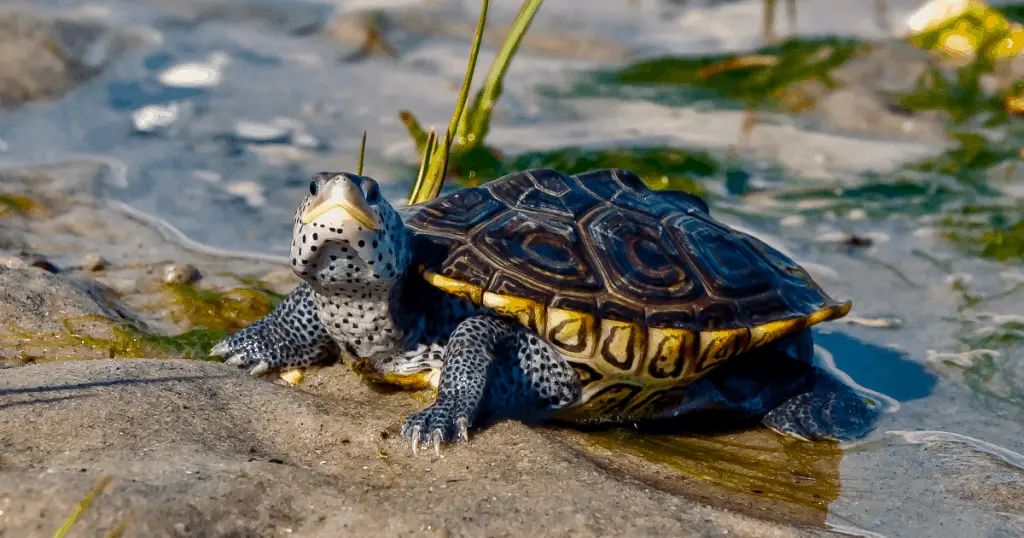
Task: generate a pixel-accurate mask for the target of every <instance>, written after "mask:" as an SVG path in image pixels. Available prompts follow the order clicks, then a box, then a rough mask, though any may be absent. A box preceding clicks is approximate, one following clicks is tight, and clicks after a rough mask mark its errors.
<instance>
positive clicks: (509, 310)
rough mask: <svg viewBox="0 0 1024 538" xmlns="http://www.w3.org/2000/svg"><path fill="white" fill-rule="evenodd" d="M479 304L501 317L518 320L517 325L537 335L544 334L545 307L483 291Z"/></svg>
mask: <svg viewBox="0 0 1024 538" xmlns="http://www.w3.org/2000/svg"><path fill="white" fill-rule="evenodd" d="M479 304H482V305H483V306H485V307H487V308H490V309H491V310H494V311H495V312H497V313H498V314H501V315H503V316H508V317H511V318H516V319H518V320H519V323H522V324H523V326H525V327H527V328H528V329H530V330H532V331H534V332H535V333H537V334H540V335H543V334H544V332H545V331H544V329H545V323H547V317H546V316H545V315H544V310H545V307H544V305H542V304H540V303H538V302H537V301H533V300H531V299H524V298H522V297H515V296H513V295H501V294H498V293H491V292H489V291H485V292H484V295H483V301H481V302H480V303H479Z"/></svg>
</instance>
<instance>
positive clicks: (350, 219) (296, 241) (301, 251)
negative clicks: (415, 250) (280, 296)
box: [291, 172, 409, 298]
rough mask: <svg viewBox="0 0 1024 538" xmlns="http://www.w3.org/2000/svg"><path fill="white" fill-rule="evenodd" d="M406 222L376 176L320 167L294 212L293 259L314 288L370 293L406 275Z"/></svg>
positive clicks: (342, 293)
mask: <svg viewBox="0 0 1024 538" xmlns="http://www.w3.org/2000/svg"><path fill="white" fill-rule="evenodd" d="M408 261H409V254H408V251H407V248H406V236H405V226H404V224H403V223H402V218H401V216H399V214H398V212H397V211H395V209H394V208H393V207H391V204H389V203H388V202H387V200H385V199H384V197H383V196H381V193H380V188H379V187H378V185H377V182H376V181H374V180H373V179H371V178H368V177H363V176H358V175H355V174H348V173H326V172H324V173H320V174H317V175H315V176H313V180H312V181H311V182H310V184H309V195H307V196H306V198H305V199H304V200H303V201H302V203H301V204H300V205H299V208H298V210H296V212H295V222H294V225H293V227H292V248H291V264H292V270H293V271H295V274H296V275H298V276H299V277H301V278H302V279H303V280H305V281H307V282H309V283H310V285H312V286H313V287H314V289H319V290H324V291H327V292H329V293H330V294H332V295H334V296H347V297H350V298H369V297H371V296H376V295H378V294H380V293H382V292H384V293H386V292H388V291H390V290H391V288H393V287H394V286H395V284H397V283H398V282H400V281H401V279H402V278H403V277H404V275H405V268H406V264H407V263H408Z"/></svg>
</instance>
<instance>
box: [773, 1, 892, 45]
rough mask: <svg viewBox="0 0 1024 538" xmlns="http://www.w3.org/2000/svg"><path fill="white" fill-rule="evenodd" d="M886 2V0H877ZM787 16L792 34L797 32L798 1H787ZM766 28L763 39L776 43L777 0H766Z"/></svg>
mask: <svg viewBox="0 0 1024 538" xmlns="http://www.w3.org/2000/svg"><path fill="white" fill-rule="evenodd" d="M876 1H877V2H885V0H876ZM786 15H787V17H789V29H790V32H793V31H795V30H796V0H786ZM763 20H764V27H763V39H764V42H765V44H770V43H775V42H776V41H777V40H778V36H776V35H775V0H764V19H763Z"/></svg>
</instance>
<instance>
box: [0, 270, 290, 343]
mask: <svg viewBox="0 0 1024 538" xmlns="http://www.w3.org/2000/svg"><path fill="white" fill-rule="evenodd" d="M238 279H239V280H240V281H242V282H244V283H246V284H247V285H246V286H245V287H237V288H233V289H229V290H225V291H217V290H208V289H202V288H199V287H198V286H196V285H194V284H168V285H165V286H164V288H163V289H162V290H160V291H161V293H162V295H163V299H164V300H163V301H162V302H161V303H160V304H159V306H157V307H155V308H153V310H157V311H159V312H160V313H161V314H162V315H164V316H166V318H167V320H168V321H171V322H172V323H176V324H179V325H184V326H185V327H186V328H185V330H184V331H182V332H180V333H177V334H161V333H159V332H157V331H154V330H152V329H151V328H150V327H149V326H147V325H146V324H145V323H142V322H137V321H125V320H112V319H109V318H106V317H104V316H85V317H81V318H69V319H66V320H63V322H62V326H63V328H64V330H63V331H62V332H56V333H38V334H37V333H29V332H26V331H22V330H20V329H14V330H13V331H11V333H12V335H13V339H12V344H16V341H17V340H20V341H28V342H33V343H35V344H36V345H37V346H38V347H45V348H47V349H49V350H50V352H49V353H47V356H33V355H24V356H23V357H22V359H23V360H32V361H44V360H50V358H52V356H54V355H55V354H57V353H58V352H59V350H73V349H76V348H82V347H84V348H87V349H92V350H95V351H98V352H99V353H97V356H103V357H107V358H183V359H207V358H208V357H209V351H210V349H211V348H212V347H213V346H214V345H216V343H217V342H219V341H221V340H222V339H224V338H225V337H227V336H228V335H230V334H231V333H233V332H235V331H237V330H239V329H242V328H244V327H246V326H248V325H250V324H252V323H253V322H255V321H257V320H259V319H260V318H262V317H263V316H265V315H267V314H268V313H270V311H271V310H273V308H274V307H275V306H277V304H278V303H280V302H281V300H283V298H284V296H283V295H281V294H278V293H276V292H273V291H271V290H270V289H269V288H268V286H267V285H266V284H264V283H263V282H261V281H259V280H257V279H253V278H247V277H239V278H238ZM85 323H90V324H99V325H102V328H101V330H96V329H95V328H87V327H84V326H83V324H85ZM98 333H105V334H102V335H98Z"/></svg>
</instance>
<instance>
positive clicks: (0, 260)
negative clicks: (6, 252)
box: [0, 256, 29, 269]
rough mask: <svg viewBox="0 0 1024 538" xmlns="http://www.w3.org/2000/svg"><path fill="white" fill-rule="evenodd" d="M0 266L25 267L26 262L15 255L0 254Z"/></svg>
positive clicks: (26, 266)
mask: <svg viewBox="0 0 1024 538" xmlns="http://www.w3.org/2000/svg"><path fill="white" fill-rule="evenodd" d="M0 267H6V268H8V269H27V268H28V267H29V265H28V262H26V261H25V260H23V259H21V258H19V257H17V256H0Z"/></svg>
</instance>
